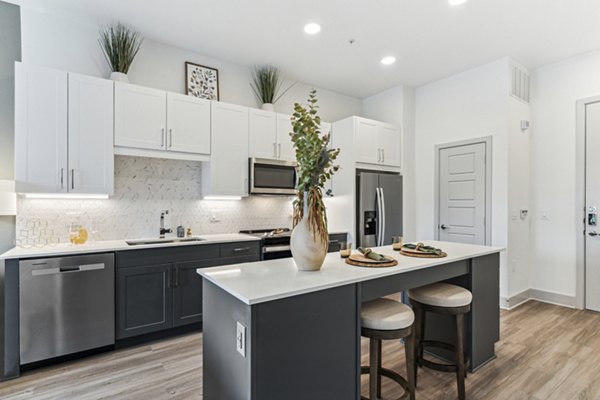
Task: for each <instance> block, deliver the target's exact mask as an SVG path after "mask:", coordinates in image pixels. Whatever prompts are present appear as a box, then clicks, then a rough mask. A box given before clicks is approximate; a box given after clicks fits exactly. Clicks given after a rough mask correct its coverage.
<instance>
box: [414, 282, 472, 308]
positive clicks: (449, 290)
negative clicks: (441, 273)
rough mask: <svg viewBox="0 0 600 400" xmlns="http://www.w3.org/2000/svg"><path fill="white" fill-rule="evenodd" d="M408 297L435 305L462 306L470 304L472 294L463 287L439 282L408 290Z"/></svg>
mask: <svg viewBox="0 0 600 400" xmlns="http://www.w3.org/2000/svg"><path fill="white" fill-rule="evenodd" d="M408 297H410V298H411V299H412V300H415V301H418V302H419V303H421V304H426V305H430V306H437V307H462V306H466V305H469V304H471V300H473V294H472V293H471V292H470V291H468V290H467V289H465V288H462V287H460V286H456V285H451V284H449V283H444V282H439V283H433V284H431V285H427V286H422V287H419V288H416V289H411V290H409V291H408Z"/></svg>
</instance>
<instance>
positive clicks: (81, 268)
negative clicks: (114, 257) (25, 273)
mask: <svg viewBox="0 0 600 400" xmlns="http://www.w3.org/2000/svg"><path fill="white" fill-rule="evenodd" d="M104 268H105V265H104V263H97V264H84V265H74V266H65V267H57V268H44V269H34V270H33V271H31V275H33V276H40V275H56V274H63V273H68V272H86V271H97V270H101V269H104Z"/></svg>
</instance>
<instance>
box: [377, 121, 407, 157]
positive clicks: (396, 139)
mask: <svg viewBox="0 0 600 400" xmlns="http://www.w3.org/2000/svg"><path fill="white" fill-rule="evenodd" d="M378 132H379V133H378V137H379V148H380V149H381V163H382V164H384V165H389V166H392V167H400V163H401V153H400V146H401V143H400V142H401V138H402V136H401V135H400V129H399V128H397V127H396V126H394V125H388V124H380V125H379V128H378Z"/></svg>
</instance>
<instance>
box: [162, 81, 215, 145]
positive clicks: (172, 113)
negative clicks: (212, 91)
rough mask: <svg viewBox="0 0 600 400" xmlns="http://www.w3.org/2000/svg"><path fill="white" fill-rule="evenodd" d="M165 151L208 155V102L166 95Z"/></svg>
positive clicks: (182, 96)
mask: <svg viewBox="0 0 600 400" xmlns="http://www.w3.org/2000/svg"><path fill="white" fill-rule="evenodd" d="M166 141H167V149H168V150H170V151H181V152H186V153H195V154H210V100H205V99H199V98H197V97H192V96H186V95H184V94H178V93H167V138H166Z"/></svg>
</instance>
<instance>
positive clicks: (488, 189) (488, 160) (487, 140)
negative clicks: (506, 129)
mask: <svg viewBox="0 0 600 400" xmlns="http://www.w3.org/2000/svg"><path fill="white" fill-rule="evenodd" d="M480 143H483V144H485V154H484V157H485V244H486V245H488V246H489V245H491V244H492V136H491V135H490V136H483V137H480V138H474V139H466V140H459V141H457V142H451V143H443V144H436V145H435V182H434V202H435V204H434V210H433V215H434V217H433V224H434V225H433V226H434V232H435V235H434V237H435V239H436V240H440V229H439V226H440V151H441V150H444V149H450V148H453V147H462V146H468V145H472V144H480Z"/></svg>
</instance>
